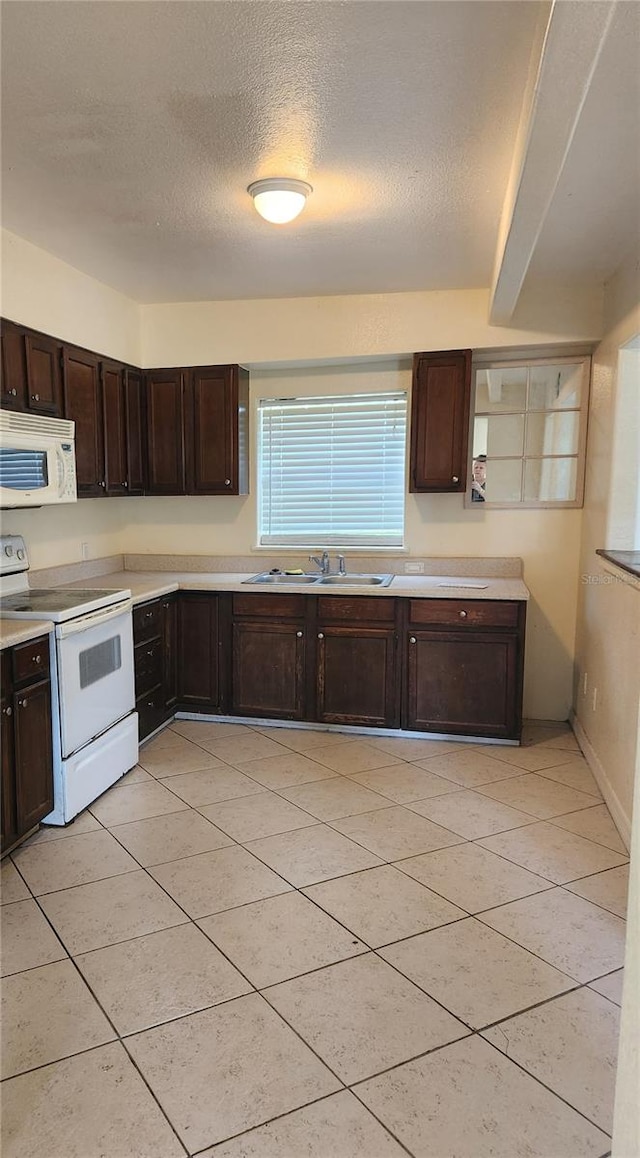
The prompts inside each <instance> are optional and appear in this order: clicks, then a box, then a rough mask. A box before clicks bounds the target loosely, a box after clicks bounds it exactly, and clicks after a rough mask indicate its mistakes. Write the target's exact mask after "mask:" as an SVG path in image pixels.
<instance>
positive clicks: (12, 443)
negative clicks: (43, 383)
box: [0, 410, 78, 508]
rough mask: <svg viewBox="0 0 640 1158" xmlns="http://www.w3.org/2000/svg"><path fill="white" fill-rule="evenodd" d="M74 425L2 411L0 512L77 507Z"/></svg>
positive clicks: (57, 419)
mask: <svg viewBox="0 0 640 1158" xmlns="http://www.w3.org/2000/svg"><path fill="white" fill-rule="evenodd" d="M74 431H75V423H74V422H67V421H66V420H64V419H61V418H46V417H43V416H42V415H40V414H15V413H14V412H13V411H12V410H0V508H10V507H44V506H49V504H51V503H75V502H76V501H77V498H78V494H77V489H76V450H75V441H74Z"/></svg>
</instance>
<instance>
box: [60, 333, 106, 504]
mask: <svg viewBox="0 0 640 1158" xmlns="http://www.w3.org/2000/svg"><path fill="white" fill-rule="evenodd" d="M63 379H64V414H65V418H69V419H71V421H72V422H75V424H76V430H75V438H76V474H77V480H78V496H79V497H83V496H84V497H87V498H89V497H91V496H94V495H103V494H104V493H105V491H106V486H107V484H106V478H105V463H104V418H103V410H102V387H101V382H100V363H99V361H98V358H97V357H96V356H95V354H88V353H87V352H86V350H76V349H73V348H72V347H69V346H66V347H65V350H64V361H63Z"/></svg>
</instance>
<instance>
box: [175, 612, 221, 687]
mask: <svg viewBox="0 0 640 1158" xmlns="http://www.w3.org/2000/svg"><path fill="white" fill-rule="evenodd" d="M218 650H219V649H218V597H217V596H216V595H209V594H204V593H203V594H199V593H194V592H184V593H183V592H181V593H180V596H179V598H178V699H179V701H180V702H181V703H183V704H194V705H201V706H202V707H209V708H216V707H217V706H218V701H219V686H220V680H219V658H218Z"/></svg>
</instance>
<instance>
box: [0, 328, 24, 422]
mask: <svg viewBox="0 0 640 1158" xmlns="http://www.w3.org/2000/svg"><path fill="white" fill-rule="evenodd" d="M0 341H1V342H2V357H1V359H0V365H1V368H2V386H1V387H0V405H2V406H4V407H5V409H7V410H24V409H25V407H26V404H27V352H26V348H25V340H24V330H22V329H21V328H20V327H19V326H16V325H14V323H13V322H7V321H5V320H4V319H3V320H2V328H1V330H0Z"/></svg>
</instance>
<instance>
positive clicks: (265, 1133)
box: [199, 1090, 406, 1158]
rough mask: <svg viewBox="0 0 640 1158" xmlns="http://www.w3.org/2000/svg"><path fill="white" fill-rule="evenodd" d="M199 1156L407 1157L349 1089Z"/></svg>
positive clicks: (217, 1157) (219, 1157) (246, 1157)
mask: <svg viewBox="0 0 640 1158" xmlns="http://www.w3.org/2000/svg"><path fill="white" fill-rule="evenodd" d="M199 1158H406V1150H403V1149H402V1147H400V1146H399V1145H398V1143H397V1142H395V1141H394V1139H393V1138H392V1137H391V1135H390V1134H389V1133H387V1131H386V1130H385V1128H384V1126H381V1125H380V1123H379V1122H376V1120H375V1118H374V1117H373V1114H370V1113H369V1111H368V1110H366V1109H365V1107H364V1106H363V1105H362V1104H361V1103H360V1102H359V1101H358V1099H357V1098H355V1097H354V1096H353V1094H352V1093H351V1092H350V1091H349V1090H343V1091H342V1093H339V1094H332V1095H331V1097H329V1098H323V1099H322V1101H321V1102H315V1103H314V1105H312V1106H306V1107H305V1108H304V1109H303V1110H294V1111H293V1113H292V1114H287V1115H286V1116H285V1117H283V1118H278V1119H277V1121H275V1122H269V1123H268V1124H267V1125H266V1126H258V1128H257V1129H256V1130H252V1131H251V1132H250V1133H249V1134H241V1135H240V1137H238V1138H232V1139H231V1141H230V1142H221V1143H220V1145H219V1146H214V1147H213V1149H212V1150H205V1151H204V1153H203V1154H201V1155H200V1156H199Z"/></svg>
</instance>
